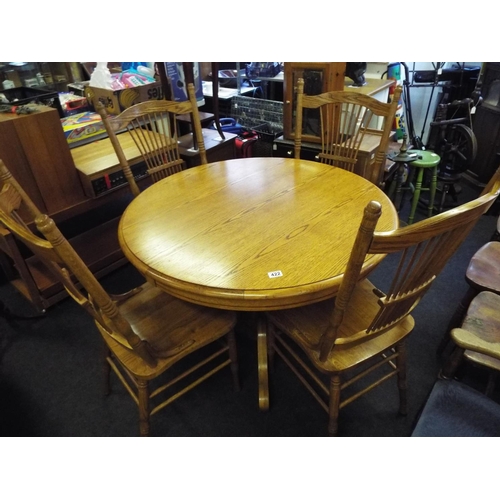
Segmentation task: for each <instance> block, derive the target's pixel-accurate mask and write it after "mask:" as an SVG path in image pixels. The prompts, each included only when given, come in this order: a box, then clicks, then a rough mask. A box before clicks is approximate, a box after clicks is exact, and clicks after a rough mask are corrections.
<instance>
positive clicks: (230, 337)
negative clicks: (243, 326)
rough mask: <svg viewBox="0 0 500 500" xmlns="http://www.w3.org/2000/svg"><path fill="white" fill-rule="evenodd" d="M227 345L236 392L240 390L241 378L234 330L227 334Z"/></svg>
mask: <svg viewBox="0 0 500 500" xmlns="http://www.w3.org/2000/svg"><path fill="white" fill-rule="evenodd" d="M227 344H228V347H229V358H230V359H231V373H232V374H233V386H234V390H235V391H239V390H240V378H239V374H238V373H239V367H238V352H237V350H236V337H235V335H234V330H231V331H230V332H229V333H228V334H227Z"/></svg>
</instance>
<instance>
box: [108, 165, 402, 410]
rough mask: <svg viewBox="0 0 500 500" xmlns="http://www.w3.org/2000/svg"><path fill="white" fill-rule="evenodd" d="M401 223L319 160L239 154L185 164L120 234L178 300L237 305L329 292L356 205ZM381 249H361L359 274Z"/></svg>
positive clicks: (263, 372)
mask: <svg viewBox="0 0 500 500" xmlns="http://www.w3.org/2000/svg"><path fill="white" fill-rule="evenodd" d="M371 200H376V201H378V202H380V203H381V205H382V216H381V217H380V219H379V222H378V225H377V231H390V230H394V229H396V228H397V227H398V225H399V222H398V214H397V211H396V209H395V208H394V205H393V204H392V202H391V201H390V199H389V198H388V197H387V196H386V195H385V193H384V192H383V191H382V190H380V189H379V188H378V187H376V186H375V185H374V184H372V183H371V182H369V181H368V180H366V179H364V178H362V177H360V176H358V175H356V174H353V173H350V172H347V171H345V170H342V169H340V168H335V167H332V166H329V165H324V164H322V163H317V162H312V161H307V160H296V159H290V158H243V159H236V160H227V161H220V162H215V163H209V164H207V165H202V166H199V167H195V168H191V169H188V170H184V171H182V172H179V173H177V174H174V175H172V176H170V177H167V178H165V179H163V180H161V181H159V182H157V183H156V184H153V185H152V186H150V187H148V188H147V189H146V190H145V191H143V192H142V193H141V194H139V196H137V197H136V198H135V199H134V200H133V201H132V202H131V203H130V205H129V206H128V207H127V208H126V210H125V212H124V213H123V216H122V218H121V221H120V225H119V229H118V237H119V241H120V246H121V248H122V250H123V252H124V254H125V256H126V257H127V259H128V260H129V261H130V262H131V263H132V265H134V266H135V267H136V268H137V269H138V270H139V272H141V273H142V274H143V275H144V276H145V277H146V279H147V280H149V281H150V282H153V283H154V284H155V285H156V286H158V287H159V288H161V289H162V290H164V291H166V292H168V293H169V294H171V295H174V296H176V297H178V298H180V299H183V300H187V301H190V302H194V303H196V304H201V305H205V306H210V307H215V308H221V309H231V310H240V311H266V310H273V309H274V310H275V309H284V308H291V307H298V306H303V305H306V304H310V303H313V302H317V301H320V300H325V299H327V298H330V297H333V296H335V295H336V293H337V291H338V288H339V285H340V282H341V280H342V276H343V273H344V271H345V267H346V264H347V261H348V259H349V255H350V252H351V248H352V245H353V243H354V240H355V237H356V233H357V230H358V227H359V224H360V222H361V219H362V215H363V210H364V208H365V206H366V205H367V204H368V202H370V201H371ZM382 258H383V256H378V255H377V256H375V255H373V256H368V257H367V259H366V260H365V263H364V266H363V273H364V275H366V274H368V273H369V272H370V271H371V270H373V269H374V268H375V267H376V266H377V265H378V264H379V263H380V261H381V260H382ZM261 325H262V324H261V323H260V326H259V328H258V335H257V346H258V362H259V405H260V407H261V409H267V408H268V405H269V402H268V389H267V347H266V337H265V333H264V332H265V329H264V328H262V326H261Z"/></svg>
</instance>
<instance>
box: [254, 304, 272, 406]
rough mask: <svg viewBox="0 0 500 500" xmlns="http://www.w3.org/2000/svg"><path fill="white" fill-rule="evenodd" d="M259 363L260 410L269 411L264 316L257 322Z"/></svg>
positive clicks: (260, 316)
mask: <svg viewBox="0 0 500 500" xmlns="http://www.w3.org/2000/svg"><path fill="white" fill-rule="evenodd" d="M257 361H258V373H259V408H260V409H261V410H262V411H267V410H269V378H268V361H267V329H266V318H265V316H264V315H263V314H261V315H259V318H258V320H257Z"/></svg>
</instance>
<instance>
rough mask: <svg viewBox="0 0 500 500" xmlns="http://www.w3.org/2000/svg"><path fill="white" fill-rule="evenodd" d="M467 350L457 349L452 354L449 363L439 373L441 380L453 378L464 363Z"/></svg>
mask: <svg viewBox="0 0 500 500" xmlns="http://www.w3.org/2000/svg"><path fill="white" fill-rule="evenodd" d="M464 352H465V349H462V348H461V347H455V350H454V351H453V352H452V353H451V356H450V357H449V359H448V361H447V362H446V363H445V365H444V366H443V368H442V369H441V371H440V372H439V378H444V379H445V380H446V379H450V378H453V376H454V375H455V373H456V371H457V370H458V367H459V366H460V364H461V363H462V359H463V354H464Z"/></svg>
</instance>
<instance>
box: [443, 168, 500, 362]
mask: <svg viewBox="0 0 500 500" xmlns="http://www.w3.org/2000/svg"><path fill="white" fill-rule="evenodd" d="M495 181H496V174H494V175H493V176H492V177H491V179H490V181H489V182H488V184H487V185H486V187H485V188H484V189H483V191H482V193H481V194H485V193H487V192H489V191H490V190H491V186H492V185H493V183H495ZM498 220H500V217H499V218H498ZM498 220H497V228H498V225H499V223H498ZM495 234H496V231H495V233H494V234H493V235H492V237H491V241H489V242H488V243H485V244H484V245H483V246H482V247H481V248H479V249H478V250H477V251H476V252H475V253H474V255H473V256H472V258H471V260H470V261H469V264H468V265H467V269H466V270H465V281H466V282H467V284H468V285H469V288H468V289H467V291H466V292H465V294H464V295H463V297H462V299H461V300H460V302H459V304H458V305H457V308H456V309H455V312H454V313H453V315H452V317H451V319H450V321H449V323H448V326H447V328H446V330H445V332H444V334H443V338H442V339H441V342H440V344H439V346H438V349H437V353H438V354H443V353H444V351H445V350H447V347H448V345H449V344H450V341H451V337H450V333H451V331H452V330H453V329H454V328H460V326H461V324H462V322H463V321H464V318H465V316H466V314H467V309H468V308H469V306H470V304H471V302H472V300H473V299H474V297H476V295H478V294H479V293H480V292H485V291H487V292H492V293H496V294H498V295H500V240H498V239H496V236H495ZM495 363H497V362H495ZM498 367H499V368H500V364H499V365H498Z"/></svg>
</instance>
